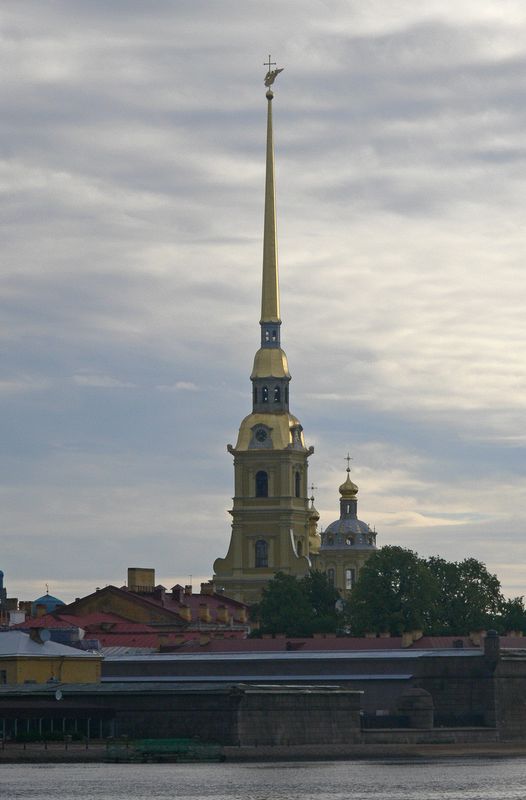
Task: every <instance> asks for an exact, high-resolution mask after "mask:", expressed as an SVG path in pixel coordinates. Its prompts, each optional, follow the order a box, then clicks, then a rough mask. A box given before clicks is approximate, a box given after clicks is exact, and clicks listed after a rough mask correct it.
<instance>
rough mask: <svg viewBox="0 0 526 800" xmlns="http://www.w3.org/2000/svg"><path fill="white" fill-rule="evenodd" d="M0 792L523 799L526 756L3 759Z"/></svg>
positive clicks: (88, 797) (109, 799)
mask: <svg viewBox="0 0 526 800" xmlns="http://www.w3.org/2000/svg"><path fill="white" fill-rule="evenodd" d="M0 798H1V800H26V798H27V799H28V800H29V799H31V800H169V799H171V798H191V799H192V800H201V799H202V800H205V798H206V800H211V799H213V800H285V799H286V800H289V798H301V800H346V798H351V799H352V800H362V799H363V800H365V799H367V800H372V799H373V798H374V800H525V798H526V759H523V758H515V759H495V760H488V759H475V758H470V759H462V758H458V759H445V760H439V761H424V760H418V761H407V760H388V761H335V762H316V763H310V764H309V763H297V762H294V763H280V764H140V765H138V764H61V765H56V766H55V765H44V766H43V765H29V764H27V765H26V764H24V765H18V764H5V765H3V766H0Z"/></svg>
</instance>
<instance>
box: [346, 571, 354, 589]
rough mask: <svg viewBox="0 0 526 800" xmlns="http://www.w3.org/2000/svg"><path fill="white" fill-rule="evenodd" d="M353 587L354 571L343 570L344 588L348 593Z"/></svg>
mask: <svg viewBox="0 0 526 800" xmlns="http://www.w3.org/2000/svg"><path fill="white" fill-rule="evenodd" d="M353 586H354V570H353V569H346V570H345V588H346V589H347V590H349V591H350V590H351V589H352V587H353Z"/></svg>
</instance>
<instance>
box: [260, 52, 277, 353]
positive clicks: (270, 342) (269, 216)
mask: <svg viewBox="0 0 526 800" xmlns="http://www.w3.org/2000/svg"><path fill="white" fill-rule="evenodd" d="M267 66H268V68H269V71H268V72H267V75H266V77H265V85H266V86H268V87H270V86H271V84H272V83H273V82H274V80H275V79H276V76H277V75H278V73H279V72H281V70H278V69H275V70H271V66H272V62H271V61H270V56H269V61H268V64H267ZM266 97H267V159H266V179H265V225H264V234H263V280H262V291H261V321H260V323H261V346H262V347H265V346H266V347H269V346H270V347H279V325H280V324H281V319H280V310H279V279H278V243H277V232H276V189H275V183H274V139H273V131H272V100H273V98H274V93H273V91H272V89H270V88H269V89H268V91H267V94H266Z"/></svg>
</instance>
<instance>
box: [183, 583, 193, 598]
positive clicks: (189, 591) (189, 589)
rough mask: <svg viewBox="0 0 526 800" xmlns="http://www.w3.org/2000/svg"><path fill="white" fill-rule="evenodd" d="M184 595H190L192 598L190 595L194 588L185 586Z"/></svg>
mask: <svg viewBox="0 0 526 800" xmlns="http://www.w3.org/2000/svg"><path fill="white" fill-rule="evenodd" d="M184 593H185V594H186V595H188V597H190V595H191V594H192V586H191V585H187V586H185V587H184Z"/></svg>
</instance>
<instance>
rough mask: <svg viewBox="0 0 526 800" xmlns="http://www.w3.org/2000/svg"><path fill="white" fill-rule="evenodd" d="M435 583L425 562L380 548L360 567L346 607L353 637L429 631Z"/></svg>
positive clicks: (407, 553) (395, 549) (404, 552)
mask: <svg viewBox="0 0 526 800" xmlns="http://www.w3.org/2000/svg"><path fill="white" fill-rule="evenodd" d="M437 596H438V586H437V582H436V580H435V578H434V576H433V575H432V573H431V571H430V569H429V567H428V565H427V564H426V562H425V561H424V559H422V558H420V557H419V556H418V555H417V554H416V553H414V552H413V551H412V550H406V549H404V548H403V547H382V548H381V549H380V550H377V551H376V552H375V553H373V555H372V556H371V557H370V558H369V559H368V560H367V562H366V564H365V565H364V566H363V567H362V569H361V571H360V574H359V577H358V580H357V582H356V585H355V587H354V589H353V591H352V593H351V597H350V600H349V602H348V604H347V614H348V619H349V623H350V627H351V632H352V634H353V635H357V636H360V635H363V634H364V633H367V632H369V631H371V632H372V631H375V632H377V633H383V632H389V633H390V634H391V635H393V636H398V635H400V634H401V633H403V631H407V630H416V629H422V630H426V629H428V628H429V625H430V622H431V615H432V609H433V608H434V606H435V603H436V600H437Z"/></svg>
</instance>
